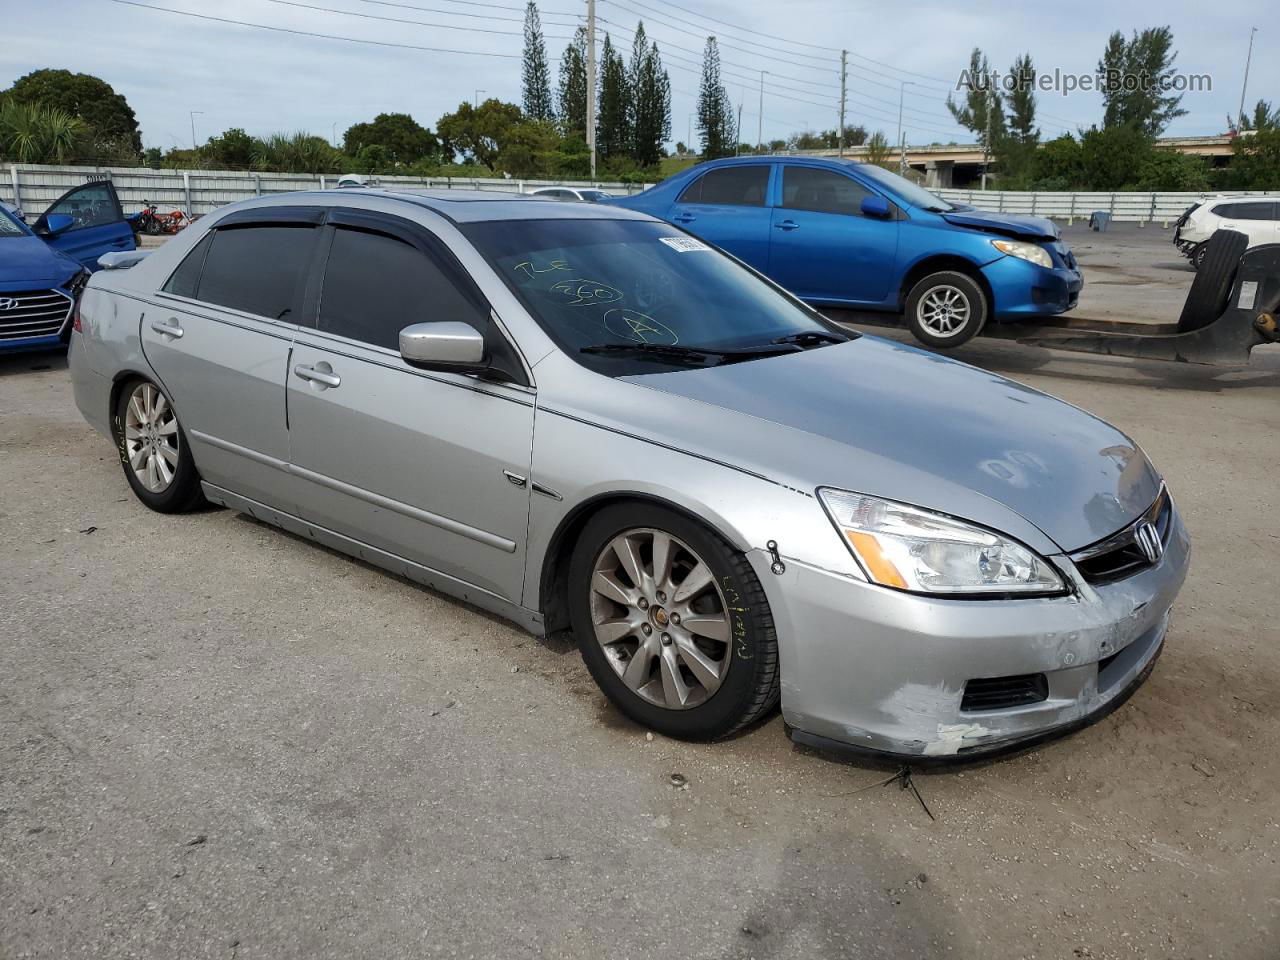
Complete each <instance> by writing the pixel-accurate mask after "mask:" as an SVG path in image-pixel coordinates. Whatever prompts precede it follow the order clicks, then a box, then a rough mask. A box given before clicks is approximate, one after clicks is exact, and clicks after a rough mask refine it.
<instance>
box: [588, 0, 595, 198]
mask: <svg viewBox="0 0 1280 960" xmlns="http://www.w3.org/2000/svg"><path fill="white" fill-rule="evenodd" d="M587 147H588V148H589V149H590V150H591V179H592V180H595V178H596V0H587Z"/></svg>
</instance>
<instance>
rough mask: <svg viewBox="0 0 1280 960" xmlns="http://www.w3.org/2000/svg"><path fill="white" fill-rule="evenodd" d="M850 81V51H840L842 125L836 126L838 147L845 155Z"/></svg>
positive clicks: (839, 151)
mask: <svg viewBox="0 0 1280 960" xmlns="http://www.w3.org/2000/svg"><path fill="white" fill-rule="evenodd" d="M848 83H849V51H848V50H841V51H840V126H839V127H837V128H836V149H837V151H838V153H839V155H840V156H842V157H843V156H844V101H845V95H846V93H847V92H848Z"/></svg>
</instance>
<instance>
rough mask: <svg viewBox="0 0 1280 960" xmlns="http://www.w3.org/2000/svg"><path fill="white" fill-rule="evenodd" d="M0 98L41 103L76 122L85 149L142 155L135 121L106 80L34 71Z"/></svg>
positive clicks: (67, 73) (68, 72)
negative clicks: (83, 139) (80, 124)
mask: <svg viewBox="0 0 1280 960" xmlns="http://www.w3.org/2000/svg"><path fill="white" fill-rule="evenodd" d="M0 98H3V99H5V100H13V101H16V102H18V103H42V104H44V105H45V106H47V107H51V108H53V109H56V110H61V111H63V112H64V113H67V114H69V115H70V116H72V117H75V118H77V119H79V120H80V121H81V122H82V123H83V124H84V127H85V136H86V138H87V140H88V141H90V142H89V143H88V144H87V146H88V147H89V148H90V149H96V150H100V151H104V154H105V153H106V152H118V151H124V152H126V153H132V154H134V155H135V156H136V155H137V154H140V153H141V152H142V135H141V134H140V133H139V132H138V119H137V117H136V116H134V113H133V109H132V108H131V107H130V106H129V103H128V101H127V100H125V98H124V97H123V96H122V95H121V94H118V93H116V92H115V90H113V89H112V88H111V85H110V84H109V83H107V82H106V81H105V80H101V79H99V78H98V77H95V76H91V75H90V74H87V73H72V72H71V71H70V70H35V71H32V72H31V73H28V74H27V75H26V76H23V77H19V78H18V79H17V80H16V81H14V84H13V86H12V87H10V88H9V89H8V90H6V91H4V92H3V93H2V94H0Z"/></svg>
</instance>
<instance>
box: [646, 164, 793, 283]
mask: <svg viewBox="0 0 1280 960" xmlns="http://www.w3.org/2000/svg"><path fill="white" fill-rule="evenodd" d="M775 166H776V164H773V163H766V162H761V163H750V164H734V165H733V166H728V167H718V168H716V169H714V170H708V171H707V172H706V173H704V174H703V175H702V176H701V177H699V178H698V179H696V180H694V181H693V183H691V184H689V186H687V187H685V189H684V192H683V193H681V194H680V198H679V199H678V200H677V201H676V202H675V203H674V204H672V205H671V210H670V211H669V212H668V213H667V219H668V220H670V221H671V222H672V223H674V224H677V225H678V226H681V227H684V229H686V230H688V231H689V232H690V233H692V234H694V235H695V236H698V237H701V238H702V239H703V240H706V241H708V242H710V243H714V244H715V245H716V246H718V247H722V248H724V249H725V250H728V251H729V252H730V253H732V254H733V255H734V256H735V257H737V258H738V259H740V260H744V261H746V262H747V263H749V264H751V266H753V267H755V268H756V269H757V270H759V271H761V272H762V273H763V272H765V271H767V270H768V269H769V206H768V199H769V186H770V183H769V181H770V179H771V177H772V176H773V170H774V167H775Z"/></svg>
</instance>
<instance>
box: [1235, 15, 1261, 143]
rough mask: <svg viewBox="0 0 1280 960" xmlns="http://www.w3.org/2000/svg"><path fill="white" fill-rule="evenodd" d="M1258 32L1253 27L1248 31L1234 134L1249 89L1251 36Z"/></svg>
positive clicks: (1238, 127) (1251, 54) (1242, 114)
mask: <svg viewBox="0 0 1280 960" xmlns="http://www.w3.org/2000/svg"><path fill="white" fill-rule="evenodd" d="M1257 32H1258V28H1257V27H1254V28H1253V29H1251V30H1250V31H1249V55H1248V56H1247V57H1245V58H1244V83H1242V84H1241V85H1240V110H1239V112H1238V113H1237V114H1236V124H1235V126H1236V132H1237V133H1238V132H1239V131H1240V128H1241V127H1242V126H1243V124H1242V123H1241V122H1240V121H1241V120H1243V119H1244V95H1245V92H1246V91H1247V90H1248V89H1249V62H1250V61H1251V60H1253V35H1254V34H1255V33H1257Z"/></svg>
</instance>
